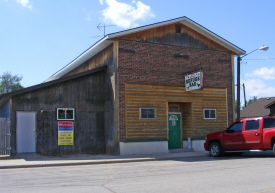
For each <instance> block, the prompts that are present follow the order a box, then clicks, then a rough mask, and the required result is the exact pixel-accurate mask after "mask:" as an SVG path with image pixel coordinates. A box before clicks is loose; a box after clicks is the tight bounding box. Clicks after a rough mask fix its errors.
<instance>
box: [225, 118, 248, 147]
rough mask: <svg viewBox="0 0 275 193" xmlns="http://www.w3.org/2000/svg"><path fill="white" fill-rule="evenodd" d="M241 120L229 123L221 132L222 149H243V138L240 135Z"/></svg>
mask: <svg viewBox="0 0 275 193" xmlns="http://www.w3.org/2000/svg"><path fill="white" fill-rule="evenodd" d="M242 129H243V122H237V123H235V124H233V125H231V126H230V127H229V128H228V129H227V130H226V132H225V133H224V134H223V139H222V142H223V144H222V146H223V149H224V150H241V149H244V139H243V135H242Z"/></svg>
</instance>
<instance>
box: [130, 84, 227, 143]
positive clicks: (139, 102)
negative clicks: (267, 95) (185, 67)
mask: <svg viewBox="0 0 275 193" xmlns="http://www.w3.org/2000/svg"><path fill="white" fill-rule="evenodd" d="M125 101H126V102H125V108H126V117H125V119H126V140H166V139H168V136H167V128H168V121H167V119H168V117H167V113H168V106H167V104H168V102H179V103H181V104H182V106H181V107H182V138H183V139H186V138H188V137H192V138H201V137H205V135H206V134H208V133H210V132H214V131H220V130H223V129H224V128H225V127H226V126H227V119H228V117H227V107H226V106H227V101H226V89H213V88H205V89H203V90H197V91H193V92H186V91H185V88H184V87H173V86H153V85H138V84H125ZM140 108H156V119H150V120H141V119H140ZM208 108H209V109H216V112H217V119H211V120H206V119H204V117H203V109H208Z"/></svg>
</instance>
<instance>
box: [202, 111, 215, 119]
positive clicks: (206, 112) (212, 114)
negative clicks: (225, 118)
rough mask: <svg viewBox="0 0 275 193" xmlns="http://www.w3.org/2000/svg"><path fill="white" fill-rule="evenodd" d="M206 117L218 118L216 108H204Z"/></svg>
mask: <svg viewBox="0 0 275 193" xmlns="http://www.w3.org/2000/svg"><path fill="white" fill-rule="evenodd" d="M204 119H216V109H204Z"/></svg>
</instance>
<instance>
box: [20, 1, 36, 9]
mask: <svg viewBox="0 0 275 193" xmlns="http://www.w3.org/2000/svg"><path fill="white" fill-rule="evenodd" d="M16 1H17V3H19V4H21V5H22V6H23V7H27V8H29V9H32V5H30V1H29V0H16Z"/></svg>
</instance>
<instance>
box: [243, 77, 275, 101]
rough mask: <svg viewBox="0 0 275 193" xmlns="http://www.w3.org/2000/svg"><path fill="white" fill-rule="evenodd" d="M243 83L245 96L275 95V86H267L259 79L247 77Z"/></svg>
mask: <svg viewBox="0 0 275 193" xmlns="http://www.w3.org/2000/svg"><path fill="white" fill-rule="evenodd" d="M244 84H245V92H246V93H247V96H250V97H253V96H257V97H258V98H261V97H274V96H275V88H274V87H272V86H270V87H268V86H267V85H266V84H265V83H264V82H263V81H261V80H259V79H248V80H246V81H244ZM247 100H249V98H247Z"/></svg>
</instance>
